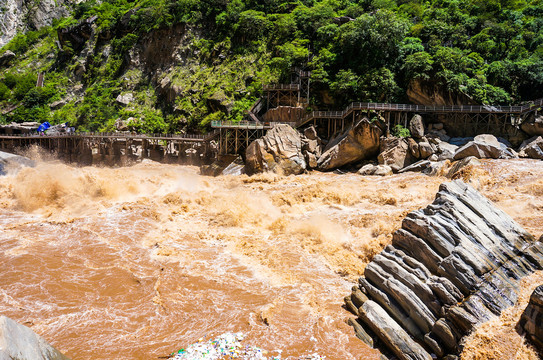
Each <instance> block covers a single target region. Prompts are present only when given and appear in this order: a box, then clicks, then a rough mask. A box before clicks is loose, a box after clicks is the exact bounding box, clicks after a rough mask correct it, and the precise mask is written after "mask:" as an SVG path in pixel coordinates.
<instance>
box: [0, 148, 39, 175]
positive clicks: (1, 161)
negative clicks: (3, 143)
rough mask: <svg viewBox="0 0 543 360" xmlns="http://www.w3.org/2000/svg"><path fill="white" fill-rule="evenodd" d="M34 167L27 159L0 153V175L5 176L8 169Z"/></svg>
mask: <svg viewBox="0 0 543 360" xmlns="http://www.w3.org/2000/svg"><path fill="white" fill-rule="evenodd" d="M34 165H35V164H34V161H32V160H30V159H29V158H26V157H24V156H19V155H15V154H10V153H7V152H3V151H0V175H5V174H6V172H7V169H8V168H18V167H21V166H29V167H33V166H34Z"/></svg>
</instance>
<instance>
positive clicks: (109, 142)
mask: <svg viewBox="0 0 543 360" xmlns="http://www.w3.org/2000/svg"><path fill="white" fill-rule="evenodd" d="M219 135H220V131H219V130H214V131H213V132H211V133H209V134H206V135H200V134H183V135H175V134H148V135H140V134H130V133H104V132H100V133H98V132H96V133H95V132H89V133H55V134H44V135H40V134H37V133H31V134H1V135H0V151H7V152H12V153H17V152H20V151H21V150H22V149H25V148H28V147H30V146H38V147H41V148H43V149H45V150H47V151H50V152H51V153H54V154H56V156H58V157H59V158H61V159H63V160H66V161H68V162H78V163H79V164H83V165H91V164H97V163H105V164H108V165H124V164H128V163H130V162H133V161H135V160H137V159H144V158H149V159H151V160H154V161H160V162H168V163H180V164H200V163H202V162H203V161H204V162H205V161H208V160H210V159H212V158H213V157H214V155H215V154H214V153H215V152H216V148H217V146H216V145H213V144H212V140H215V139H217V138H218V137H219Z"/></svg>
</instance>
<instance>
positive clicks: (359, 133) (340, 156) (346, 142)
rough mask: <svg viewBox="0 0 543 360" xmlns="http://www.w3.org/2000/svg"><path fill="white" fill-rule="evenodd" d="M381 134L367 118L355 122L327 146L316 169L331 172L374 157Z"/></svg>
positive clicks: (379, 129)
mask: <svg viewBox="0 0 543 360" xmlns="http://www.w3.org/2000/svg"><path fill="white" fill-rule="evenodd" d="M382 133H383V131H382V129H381V128H380V127H379V126H378V125H377V124H376V123H372V122H370V121H369V120H368V119H367V118H362V119H360V120H358V121H356V122H355V123H354V124H353V125H351V126H349V127H348V128H347V129H345V130H344V131H343V132H342V133H341V134H339V135H338V136H337V137H336V138H335V139H333V140H332V141H330V142H329V143H328V144H327V146H326V148H325V149H324V152H323V154H322V155H321V156H320V157H319V160H318V162H317V167H318V169H320V170H332V169H335V168H338V167H340V166H344V165H348V164H352V163H355V162H359V161H361V160H366V159H369V158H371V157H374V156H375V155H377V152H378V151H379V138H380V137H381V135H382Z"/></svg>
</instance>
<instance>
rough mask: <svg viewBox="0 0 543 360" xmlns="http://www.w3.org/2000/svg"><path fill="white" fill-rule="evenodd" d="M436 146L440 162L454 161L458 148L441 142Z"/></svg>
mask: <svg viewBox="0 0 543 360" xmlns="http://www.w3.org/2000/svg"><path fill="white" fill-rule="evenodd" d="M436 146H437V154H438V159H439V160H452V159H453V158H454V154H455V153H456V151H457V150H458V146H456V145H454V144H449V143H448V142H445V141H441V140H438V141H437V144H436Z"/></svg>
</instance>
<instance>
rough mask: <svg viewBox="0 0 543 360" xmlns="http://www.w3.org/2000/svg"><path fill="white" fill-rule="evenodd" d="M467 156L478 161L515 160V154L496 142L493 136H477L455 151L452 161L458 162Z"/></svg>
mask: <svg viewBox="0 0 543 360" xmlns="http://www.w3.org/2000/svg"><path fill="white" fill-rule="evenodd" d="M468 156H475V157H476V158H478V159H509V158H516V157H517V154H516V153H515V152H514V151H513V150H512V149H511V148H509V147H508V146H507V145H505V144H503V143H501V142H500V141H498V139H497V138H496V137H495V136H494V135H489V134H484V135H477V136H476V137H475V138H474V139H473V141H470V142H468V143H467V144H465V145H464V146H462V147H460V148H459V149H458V150H456V153H455V154H454V160H460V159H463V158H465V157H468Z"/></svg>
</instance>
